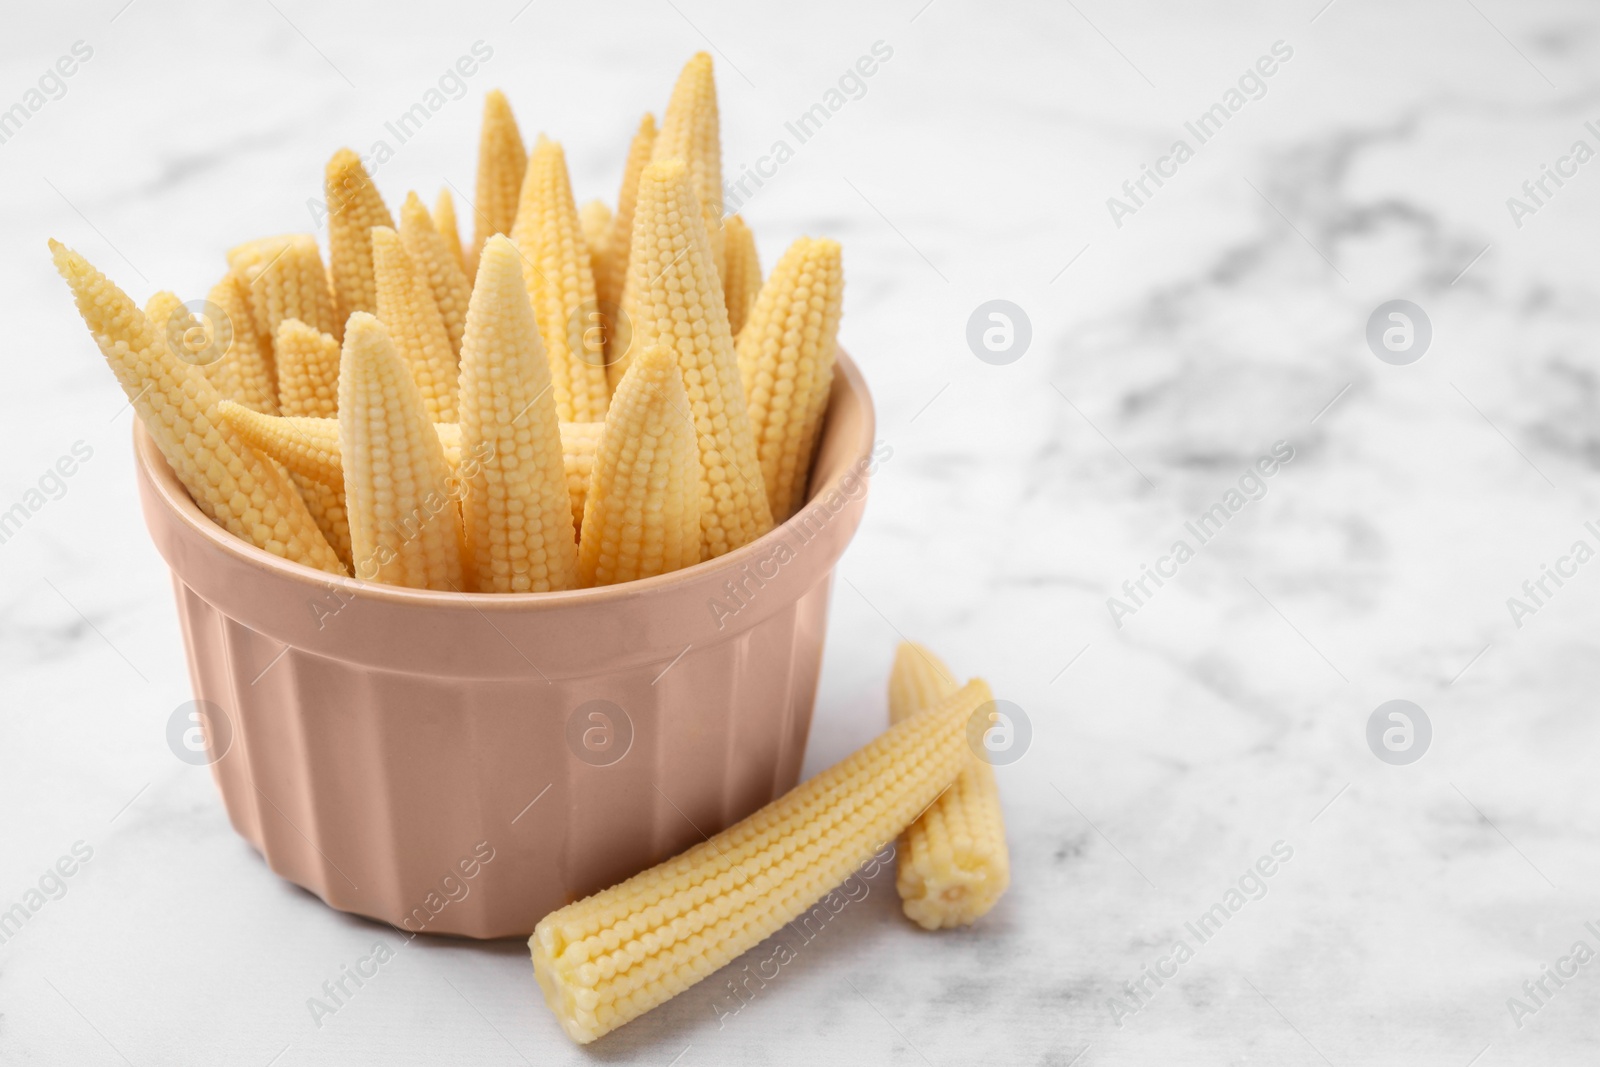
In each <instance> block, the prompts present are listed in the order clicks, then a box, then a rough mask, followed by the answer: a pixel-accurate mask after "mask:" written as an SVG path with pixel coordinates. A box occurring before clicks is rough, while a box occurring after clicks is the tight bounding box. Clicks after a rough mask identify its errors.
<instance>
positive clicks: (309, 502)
mask: <svg viewBox="0 0 1600 1067" xmlns="http://www.w3.org/2000/svg"><path fill="white" fill-rule="evenodd" d="M282 473H283V474H284V475H286V476H287V477H288V479H289V480H290V481H291V482H293V483H294V487H295V490H296V491H297V492H298V493H299V494H300V499H301V500H304V501H305V502H306V510H307V511H309V512H311V518H312V521H314V522H315V523H316V524H317V529H318V530H321V531H322V536H323V537H326V538H327V539H328V544H330V545H332V546H333V550H334V552H336V553H337V554H338V556H339V561H340V562H341V563H343V564H344V565H345V566H346V567H351V566H354V560H353V558H352V556H351V554H350V516H349V515H348V514H347V513H346V511H345V507H344V490H343V489H342V488H340V489H335V488H334V487H333V486H331V485H324V484H322V483H321V482H319V481H317V480H316V479H315V478H307V477H306V476H305V475H303V474H295V473H293V472H291V471H283V472H282Z"/></svg>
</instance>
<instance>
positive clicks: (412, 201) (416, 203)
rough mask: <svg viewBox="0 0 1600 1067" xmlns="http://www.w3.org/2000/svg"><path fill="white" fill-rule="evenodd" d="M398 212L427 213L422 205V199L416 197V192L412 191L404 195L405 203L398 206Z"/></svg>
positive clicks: (425, 207)
mask: <svg viewBox="0 0 1600 1067" xmlns="http://www.w3.org/2000/svg"><path fill="white" fill-rule="evenodd" d="M400 210H401V211H413V212H415V211H421V212H424V213H425V212H427V210H428V208H427V206H426V205H424V204H423V202H422V197H420V196H418V195H417V191H416V190H415V189H412V190H411V191H410V192H408V193H406V199H405V202H404V203H403V204H401V205H400Z"/></svg>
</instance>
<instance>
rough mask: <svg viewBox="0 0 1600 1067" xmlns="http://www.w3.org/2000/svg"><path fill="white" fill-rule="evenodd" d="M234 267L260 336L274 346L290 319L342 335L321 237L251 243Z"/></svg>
mask: <svg viewBox="0 0 1600 1067" xmlns="http://www.w3.org/2000/svg"><path fill="white" fill-rule="evenodd" d="M228 267H229V269H231V270H232V271H233V273H234V274H236V275H237V276H238V278H239V281H240V283H241V284H242V285H243V287H244V291H245V292H246V293H247V294H249V297H250V311H251V314H252V315H253V316H254V319H255V325H256V333H257V334H258V335H259V336H261V337H262V338H265V339H266V341H267V342H268V343H269V344H270V343H272V342H273V341H274V340H276V338H277V336H278V324H279V323H280V322H282V321H283V320H284V319H299V320H300V321H301V322H303V323H305V324H306V325H307V326H312V327H315V328H316V329H318V330H321V331H322V332H323V333H328V334H332V335H333V336H334V337H335V338H337V337H338V336H339V335H340V332H341V330H342V328H343V326H344V324H343V323H342V322H340V321H339V319H338V316H336V315H335V314H334V310H333V293H332V292H331V291H329V289H328V271H327V268H326V267H324V266H323V265H322V253H321V252H319V251H318V250H317V239H316V238H315V237H312V236H311V235H310V234H308V233H291V234H285V235H284V236H282V237H265V238H262V239H261V240H259V241H249V242H247V243H245V244H242V245H239V246H238V247H236V248H234V249H231V250H230V251H229V252H228ZM274 354H276V353H274Z"/></svg>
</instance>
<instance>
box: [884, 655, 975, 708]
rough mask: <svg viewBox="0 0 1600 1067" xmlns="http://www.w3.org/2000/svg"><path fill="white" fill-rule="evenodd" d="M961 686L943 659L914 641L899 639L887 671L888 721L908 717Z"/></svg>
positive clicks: (935, 702)
mask: <svg viewBox="0 0 1600 1067" xmlns="http://www.w3.org/2000/svg"><path fill="white" fill-rule="evenodd" d="M960 687H961V686H960V683H958V682H957V681H956V676H955V673H954V672H953V671H951V670H950V668H949V666H947V665H946V664H945V662H944V660H942V659H940V658H939V657H938V656H935V655H934V654H933V653H932V652H930V651H928V649H927V648H926V647H924V646H922V645H919V644H917V643H916V642H915V641H902V642H901V643H900V647H899V648H898V649H896V650H895V654H894V668H893V669H892V670H891V671H890V672H889V721H890V722H891V723H895V722H899V721H900V720H901V719H909V718H910V717H911V716H913V715H915V714H916V713H917V712H919V711H921V710H922V709H923V708H931V707H933V705H935V704H937V703H938V702H939V701H940V700H942V699H944V698H945V697H946V696H948V695H950V694H951V693H953V692H955V691H956V690H957V689H959V688H960Z"/></svg>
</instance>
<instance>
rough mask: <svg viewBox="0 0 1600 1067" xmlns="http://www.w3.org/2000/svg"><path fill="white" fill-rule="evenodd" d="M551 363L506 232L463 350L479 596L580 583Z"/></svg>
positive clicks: (468, 518) (468, 555) (488, 267)
mask: <svg viewBox="0 0 1600 1067" xmlns="http://www.w3.org/2000/svg"><path fill="white" fill-rule="evenodd" d="M550 394H551V389H550V363H549V361H548V360H547V359H546V358H545V353H544V346H543V345H542V344H540V342H539V330H538V327H536V326H535V325H534V317H533V308H532V307H531V306H530V305H529V303H528V291H527V283H526V282H524V281H523V277H522V259H521V256H520V254H519V253H518V251H517V249H516V248H515V246H513V245H512V243H511V241H510V240H509V239H508V238H506V237H505V236H504V235H499V234H497V235H495V236H493V237H490V238H489V243H488V244H486V245H485V246H484V248H483V253H482V255H481V256H480V257H479V260H478V279H477V283H476V284H475V285H474V286H473V292H472V307H471V309H470V310H469V311H468V313H467V335H466V339H465V340H464V341H463V342H462V345H461V448H462V451H463V453H464V455H466V456H468V457H470V462H469V464H468V465H464V467H463V469H462V470H461V478H460V481H461V490H462V494H463V495H462V499H461V517H462V526H463V538H464V544H465V555H464V564H465V567H466V572H467V581H468V583H469V587H470V588H472V589H474V590H476V591H477V592H480V593H542V592H545V591H547V590H551V589H571V588H572V587H573V585H574V584H575V583H576V581H577V551H576V547H575V545H574V536H575V535H574V529H573V525H572V501H571V497H570V496H569V495H568V493H567V484H566V470H565V466H564V464H563V462H562V458H561V432H560V430H559V429H558V427H557V422H556V405H555V400H554V398H553V397H552V396H551V395H550Z"/></svg>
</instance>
